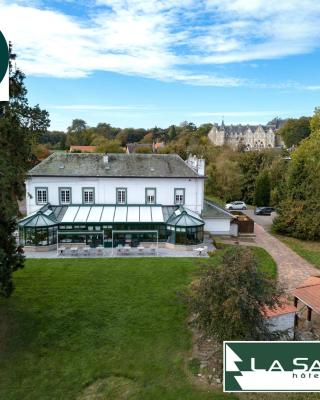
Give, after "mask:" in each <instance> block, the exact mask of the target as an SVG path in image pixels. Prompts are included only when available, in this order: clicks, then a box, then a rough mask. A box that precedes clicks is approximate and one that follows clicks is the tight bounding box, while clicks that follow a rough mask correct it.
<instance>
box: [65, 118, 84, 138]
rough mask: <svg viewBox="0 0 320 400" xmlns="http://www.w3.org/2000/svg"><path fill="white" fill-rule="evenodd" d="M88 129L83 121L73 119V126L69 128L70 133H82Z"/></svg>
mask: <svg viewBox="0 0 320 400" xmlns="http://www.w3.org/2000/svg"><path fill="white" fill-rule="evenodd" d="M85 129H87V123H86V121H84V120H83V119H79V118H78V119H77V118H76V119H73V120H72V123H71V125H70V126H69V127H68V129H67V131H68V133H77V134H79V133H81V132H83V131H84V130H85Z"/></svg>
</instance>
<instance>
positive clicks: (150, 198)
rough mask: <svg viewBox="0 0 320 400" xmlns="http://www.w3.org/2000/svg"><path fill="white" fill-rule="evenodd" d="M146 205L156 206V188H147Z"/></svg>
mask: <svg viewBox="0 0 320 400" xmlns="http://www.w3.org/2000/svg"><path fill="white" fill-rule="evenodd" d="M146 203H147V204H156V189H155V188H146Z"/></svg>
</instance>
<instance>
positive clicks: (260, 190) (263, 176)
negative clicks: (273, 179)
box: [254, 170, 271, 206]
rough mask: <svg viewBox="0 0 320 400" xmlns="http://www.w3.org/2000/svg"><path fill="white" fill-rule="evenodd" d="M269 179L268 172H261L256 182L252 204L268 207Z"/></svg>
mask: <svg viewBox="0 0 320 400" xmlns="http://www.w3.org/2000/svg"><path fill="white" fill-rule="evenodd" d="M270 191H271V188H270V177H269V173H268V171H266V170H264V171H262V172H261V173H260V174H259V176H258V178H257V181H256V188H255V193H254V203H255V205H256V206H268V205H269V203H270Z"/></svg>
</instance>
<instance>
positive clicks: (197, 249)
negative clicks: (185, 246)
mask: <svg viewBox="0 0 320 400" xmlns="http://www.w3.org/2000/svg"><path fill="white" fill-rule="evenodd" d="M207 250H208V247H207V246H203V247H198V248H196V249H193V251H196V252H197V253H198V256H203V254H204V253H206V252H207Z"/></svg>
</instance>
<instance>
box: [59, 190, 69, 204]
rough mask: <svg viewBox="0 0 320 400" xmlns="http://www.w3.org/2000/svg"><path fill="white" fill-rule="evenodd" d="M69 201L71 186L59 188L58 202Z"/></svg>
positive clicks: (66, 202) (67, 202)
mask: <svg viewBox="0 0 320 400" xmlns="http://www.w3.org/2000/svg"><path fill="white" fill-rule="evenodd" d="M70 203H71V188H60V204H70Z"/></svg>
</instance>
